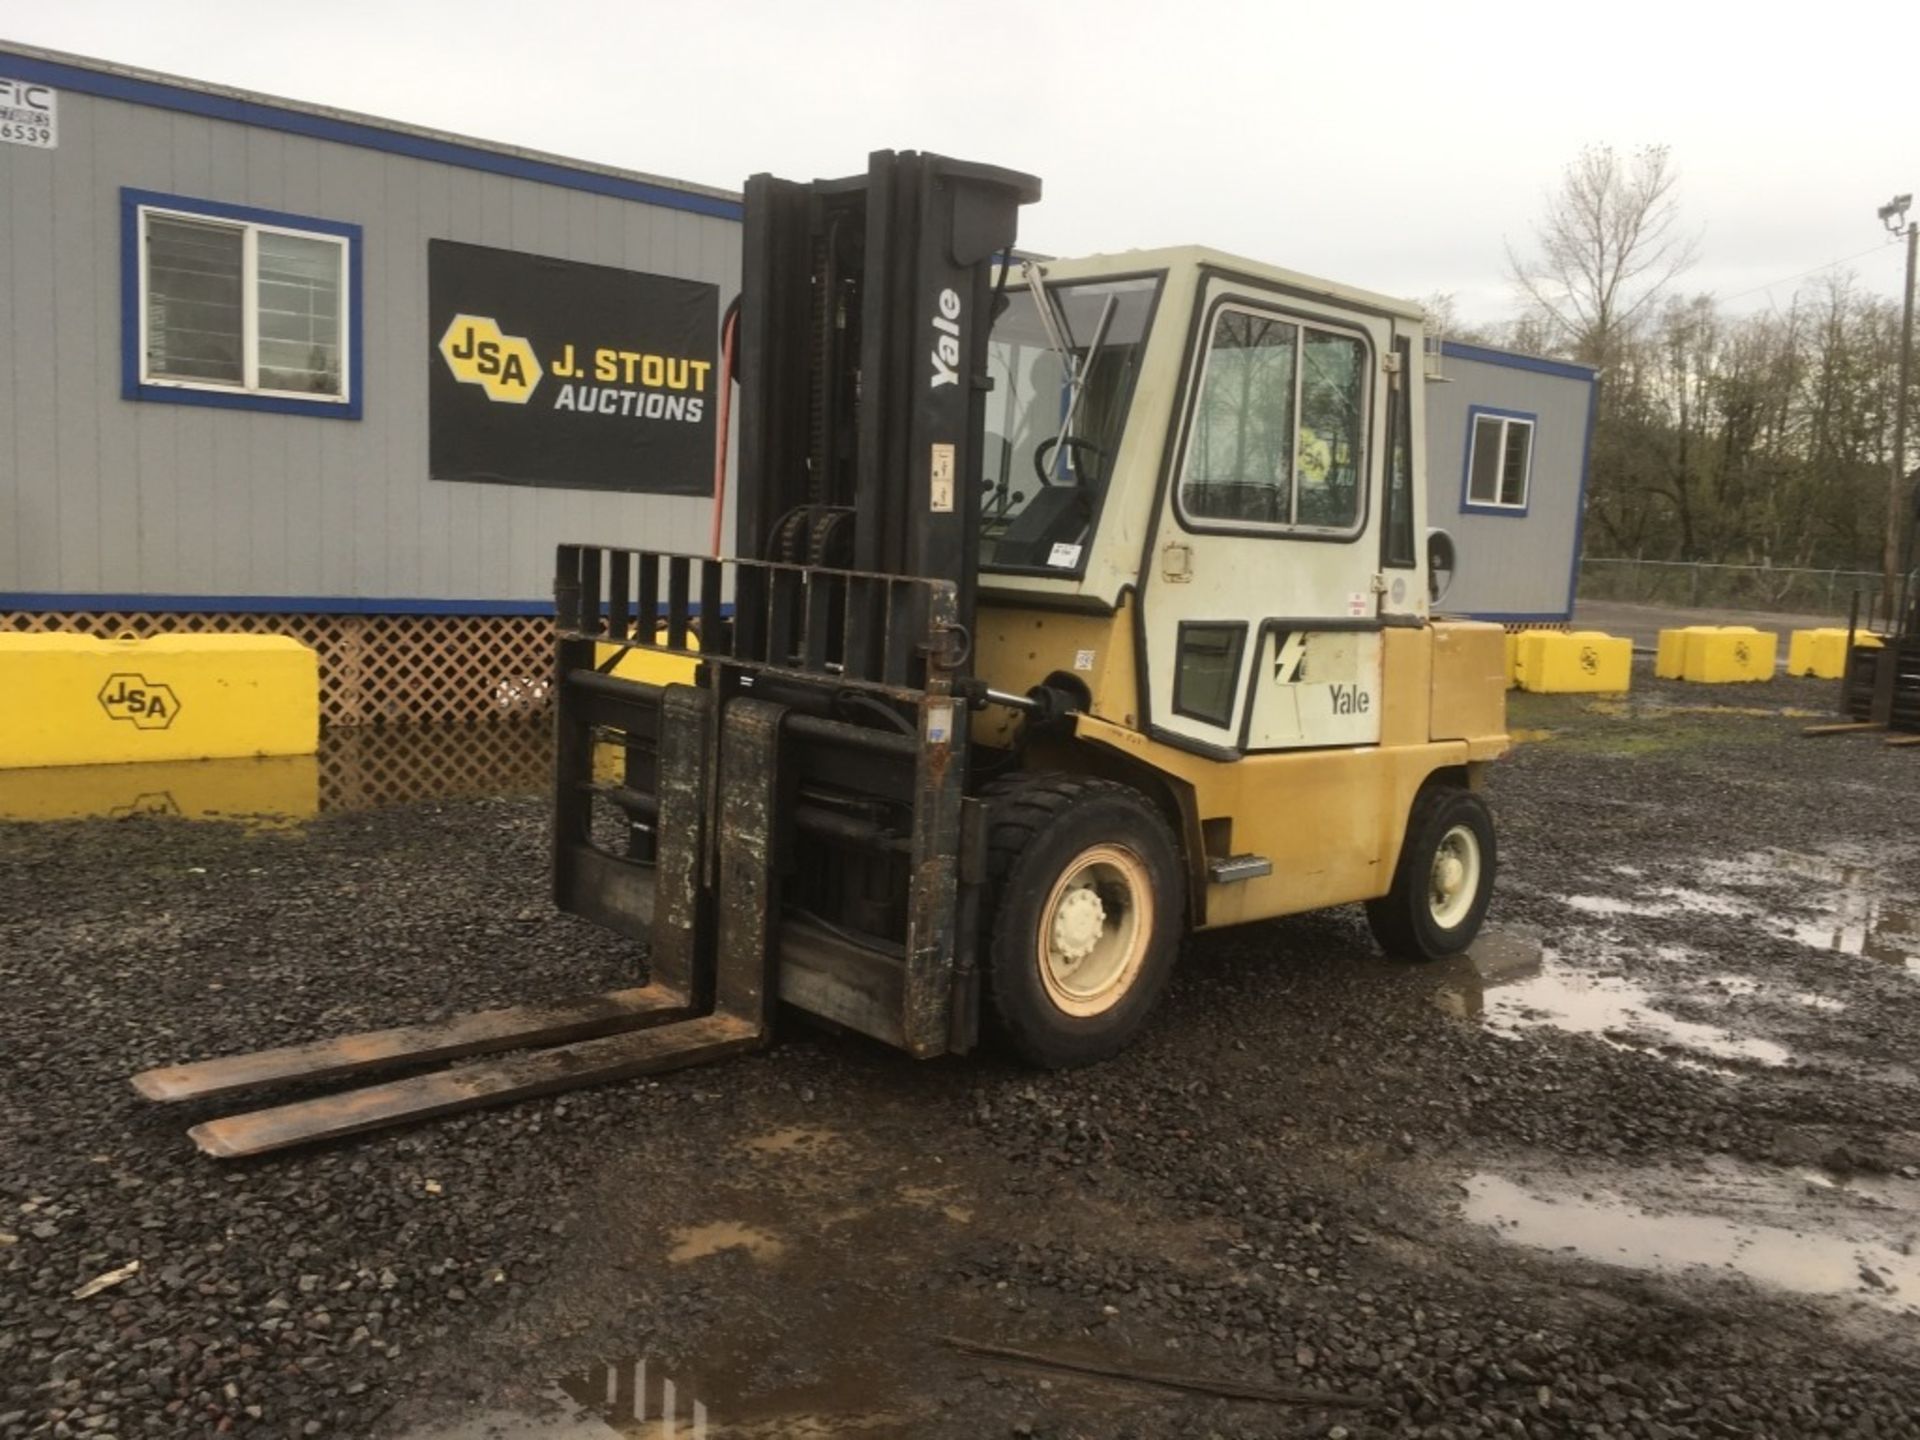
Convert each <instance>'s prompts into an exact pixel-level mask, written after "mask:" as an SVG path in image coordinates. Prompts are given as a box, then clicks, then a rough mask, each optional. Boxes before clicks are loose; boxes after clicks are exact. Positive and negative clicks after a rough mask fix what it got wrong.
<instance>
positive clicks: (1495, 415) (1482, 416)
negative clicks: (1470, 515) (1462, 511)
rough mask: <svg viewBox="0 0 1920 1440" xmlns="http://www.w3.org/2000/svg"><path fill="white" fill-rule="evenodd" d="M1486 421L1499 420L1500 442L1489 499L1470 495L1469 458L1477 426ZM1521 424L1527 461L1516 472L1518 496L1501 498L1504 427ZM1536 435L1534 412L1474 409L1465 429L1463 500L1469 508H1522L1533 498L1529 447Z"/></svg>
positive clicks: (1504, 477) (1477, 442)
mask: <svg viewBox="0 0 1920 1440" xmlns="http://www.w3.org/2000/svg"><path fill="white" fill-rule="evenodd" d="M1490 421H1498V422H1499V424H1500V442H1499V450H1498V452H1497V453H1498V454H1499V456H1500V463H1499V466H1498V468H1497V469H1495V471H1494V475H1493V499H1491V500H1476V499H1475V498H1474V495H1473V460H1474V456H1475V455H1476V454H1478V453H1479V449H1480V427H1481V425H1483V424H1486V423H1488V422H1490ZM1515 425H1519V426H1524V427H1525V429H1526V431H1527V465H1526V470H1525V471H1524V472H1523V473H1522V474H1521V476H1520V498H1519V499H1518V500H1517V501H1515V500H1502V499H1501V498H1500V497H1501V496H1502V495H1503V494H1504V493H1506V488H1507V483H1506V482H1507V473H1506V472H1507V431H1508V429H1509V428H1510V427H1512V426H1515ZM1539 439H1540V420H1539V417H1538V416H1534V415H1511V414H1507V413H1506V412H1504V411H1500V410H1476V411H1474V412H1473V415H1472V417H1471V421H1470V423H1469V426H1468V429H1467V490H1466V494H1465V496H1463V497H1462V498H1463V500H1464V501H1465V505H1466V508H1467V509H1469V510H1511V511H1514V512H1516V513H1518V512H1520V511H1523V510H1525V509H1526V508H1527V506H1528V505H1529V504H1530V503H1531V502H1532V500H1533V451H1534V446H1535V444H1536V443H1537V442H1538V441H1539Z"/></svg>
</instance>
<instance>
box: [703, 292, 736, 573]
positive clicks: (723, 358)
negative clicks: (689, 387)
mask: <svg viewBox="0 0 1920 1440" xmlns="http://www.w3.org/2000/svg"><path fill="white" fill-rule="evenodd" d="M739 328H740V312H739V310H737V309H736V310H732V311H730V312H728V315H727V321H726V324H725V325H723V326H722V327H721V330H720V431H719V435H718V438H716V439H715V440H714V442H713V542H712V545H711V547H710V548H711V549H712V551H713V557H714V559H716V560H717V559H719V558H720V522H721V518H722V517H723V516H724V515H725V514H726V510H727V412H728V409H729V402H730V401H731V400H732V399H733V341H734V335H735V333H736V332H737V331H738V330H739Z"/></svg>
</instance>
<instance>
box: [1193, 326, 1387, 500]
mask: <svg viewBox="0 0 1920 1440" xmlns="http://www.w3.org/2000/svg"><path fill="white" fill-rule="evenodd" d="M1368 354H1369V352H1368V349H1367V345H1366V342H1365V341H1364V340H1363V339H1361V338H1360V337H1359V336H1357V335H1351V334H1347V333H1344V332H1341V331H1336V330H1329V329H1324V328H1322V327H1320V326H1318V325H1311V324H1306V323H1303V322H1296V321H1291V320H1283V319H1280V318H1278V317H1276V316H1271V315H1263V314H1260V313H1258V312H1255V311H1252V310H1241V309H1238V308H1223V309H1222V310H1220V312H1219V313H1218V314H1217V315H1216V316H1215V317H1214V322H1213V334H1212V338H1211V340H1210V341H1209V343H1208V346H1207V360H1206V370H1205V373H1204V374H1203V375H1202V377H1201V381H1200V395H1199V399H1198V400H1197V402H1196V403H1195V406H1194V415H1193V425H1192V431H1191V434H1190V435H1189V437H1188V440H1187V454H1186V461H1185V465H1184V468H1183V469H1182V472H1181V477H1180V508H1181V510H1182V511H1183V512H1184V514H1185V515H1186V516H1187V517H1189V518H1191V519H1194V520H1200V521H1208V520H1213V521H1226V522H1230V523H1232V524H1233V525H1235V526H1236V527H1238V526H1274V527H1285V528H1288V529H1296V530H1312V531H1321V532H1331V533H1335V534H1345V533H1351V532H1353V531H1355V530H1356V529H1358V527H1359V524H1360V521H1361V516H1362V512H1363V509H1364V503H1365V481H1366V473H1367V472H1366V453H1365V441H1364V437H1365V434H1366V414H1367V402H1368V394H1367V377H1368V373H1369V370H1370V366H1369V364H1368Z"/></svg>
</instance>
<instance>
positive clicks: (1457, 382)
mask: <svg viewBox="0 0 1920 1440" xmlns="http://www.w3.org/2000/svg"><path fill="white" fill-rule="evenodd" d="M1444 373H1445V374H1446V377H1447V379H1446V382H1445V383H1435V382H1431V381H1430V382H1428V384H1427V524H1428V525H1429V526H1434V527H1437V528H1439V529H1442V530H1445V531H1447V532H1448V533H1449V534H1451V535H1452V536H1453V539H1454V546H1455V550H1456V552H1457V560H1456V567H1457V568H1456V570H1455V573H1454V581H1453V586H1452V588H1451V589H1450V590H1449V591H1448V593H1447V595H1446V597H1445V598H1444V599H1443V600H1442V601H1441V604H1440V608H1441V609H1442V610H1444V611H1446V612H1447V613H1449V614H1456V615H1484V616H1488V617H1490V618H1501V617H1528V618H1552V617H1560V618H1564V617H1565V616H1566V615H1567V614H1568V609H1567V603H1568V596H1569V594H1570V593H1571V585H1572V578H1573V573H1574V569H1575V566H1576V557H1575V556H1574V546H1575V544H1576V543H1577V541H1576V537H1577V534H1578V531H1579V525H1580V506H1581V503H1582V483H1583V478H1584V477H1583V466H1584V463H1585V457H1586V444H1587V410H1588V403H1589V399H1590V397H1591V395H1592V393H1593V384H1592V382H1589V381H1586V380H1576V379H1572V378H1569V377H1566V376H1562V375H1547V374H1542V373H1540V372H1538V371H1534V370H1525V369H1519V368H1516V367H1513V366H1508V365H1495V364H1489V363H1487V362H1485V361H1479V360H1467V359H1463V358H1459V357H1456V356H1448V357H1447V358H1446V360H1445V361H1444ZM1474 406H1490V407H1492V408H1494V409H1499V410H1520V411H1525V412H1528V413H1530V414H1533V415H1535V416H1537V417H1538V421H1537V424H1536V425H1535V428H1534V436H1533V475H1532V481H1531V484H1530V485H1529V488H1528V496H1527V512H1526V514H1525V515H1489V514H1485V513H1477V512H1469V511H1466V510H1464V509H1463V508H1462V501H1463V499H1464V497H1465V476H1466V463H1467V443H1468V431H1467V416H1468V414H1469V413H1470V411H1471V410H1472V408H1473V407H1474Z"/></svg>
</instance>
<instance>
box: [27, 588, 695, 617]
mask: <svg viewBox="0 0 1920 1440" xmlns="http://www.w3.org/2000/svg"><path fill="white" fill-rule="evenodd" d="M603 608H604V607H603ZM10 610H13V611H24V610H41V611H45V610H73V611H80V612H106V611H113V612H116V613H120V614H124V613H126V612H128V611H136V612H144V613H147V614H156V615H202V614H227V615H551V614H553V613H554V611H553V602H552V601H551V600H417V599H399V598H395V597H379V598H371V599H362V598H360V597H358V596H353V595H94V594H66V593H63V592H61V591H56V590H0V612H5V611H10ZM687 610H688V613H689V614H693V615H698V614H699V613H700V602H699V601H697V600H696V601H693V602H692V603H691V604H689V605H688V607H687ZM661 613H662V614H664V613H665V611H664V610H662V611H661ZM720 613H721V614H722V615H731V614H732V613H733V602H732V601H728V602H727V603H726V604H724V605H722V606H721V607H720Z"/></svg>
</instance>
